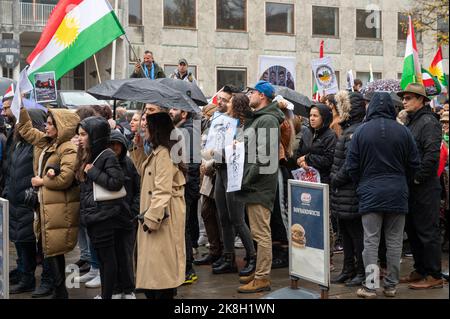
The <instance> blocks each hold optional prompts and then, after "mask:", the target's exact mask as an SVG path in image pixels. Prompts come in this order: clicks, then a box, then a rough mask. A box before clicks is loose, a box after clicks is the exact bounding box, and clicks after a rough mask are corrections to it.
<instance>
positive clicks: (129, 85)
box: [87, 79, 201, 113]
mask: <svg viewBox="0 0 450 319" xmlns="http://www.w3.org/2000/svg"><path fill="white" fill-rule="evenodd" d="M87 92H88V93H89V94H92V95H93V96H95V97H96V98H99V99H103V100H124V101H135V102H143V103H150V104H155V105H159V106H161V107H165V108H176V109H179V110H183V111H186V112H191V113H192V112H194V113H200V112H201V110H200V108H199V107H198V106H197V104H195V103H194V101H193V100H192V99H191V98H190V97H188V96H187V95H186V94H183V93H181V92H180V91H177V90H174V89H172V88H170V87H168V86H167V85H164V84H162V83H161V82H158V81H154V80H148V79H127V80H108V81H105V82H103V83H101V84H98V85H96V86H94V87H92V88H90V89H89V90H87ZM114 104H116V103H114ZM114 109H115V106H114Z"/></svg>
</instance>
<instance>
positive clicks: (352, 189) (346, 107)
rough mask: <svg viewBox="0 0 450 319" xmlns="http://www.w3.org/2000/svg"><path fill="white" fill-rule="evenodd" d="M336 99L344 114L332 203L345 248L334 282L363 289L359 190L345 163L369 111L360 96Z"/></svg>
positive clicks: (333, 170)
mask: <svg viewBox="0 0 450 319" xmlns="http://www.w3.org/2000/svg"><path fill="white" fill-rule="evenodd" d="M335 99H336V101H337V106H338V109H339V113H340V114H341V122H340V125H341V128H342V135H341V136H340V137H339V139H338V141H337V144H336V149H335V152H334V161H333V166H332V168H331V175H330V179H331V187H330V199H331V201H330V203H331V212H332V214H334V215H335V216H336V217H337V218H338V220H339V223H338V225H339V230H340V234H341V235H342V238H343V244H344V266H343V268H342V272H341V274H340V275H338V276H337V277H336V278H334V279H333V280H332V282H333V283H344V282H346V281H347V283H346V286H348V287H354V286H359V285H361V283H362V282H363V280H364V279H365V270H364V262H363V259H362V251H363V249H364V231H363V226H362V222H361V215H360V214H359V212H358V205H359V201H358V196H357V194H356V186H355V184H354V183H353V181H352V179H351V178H350V176H349V175H348V174H347V171H346V169H345V165H344V163H345V158H346V156H347V150H348V148H349V145H350V142H351V140H352V136H353V133H354V132H355V130H356V129H357V128H358V127H359V126H360V125H361V124H362V122H363V120H364V117H365V116H366V107H365V102H364V97H363V96H362V95H361V94H360V93H349V92H347V91H340V92H339V93H338V94H336V96H335ZM355 259H356V265H355Z"/></svg>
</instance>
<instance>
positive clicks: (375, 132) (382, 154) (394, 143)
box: [345, 92, 420, 214]
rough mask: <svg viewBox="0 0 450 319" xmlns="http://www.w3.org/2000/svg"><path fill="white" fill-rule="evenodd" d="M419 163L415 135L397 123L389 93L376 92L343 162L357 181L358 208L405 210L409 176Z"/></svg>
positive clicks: (391, 210)
mask: <svg viewBox="0 0 450 319" xmlns="http://www.w3.org/2000/svg"><path fill="white" fill-rule="evenodd" d="M419 164H420V158H419V153H418V151H417V146H416V143H415V142H414V138H413V136H412V134H411V132H410V131H409V130H408V128H406V127H404V126H403V125H401V124H399V123H397V121H396V114H395V108H394V104H393V102H392V99H391V97H390V96H389V94H388V93H381V92H377V93H375V94H374V96H373V98H372V100H371V101H370V104H369V107H368V113H367V119H366V123H364V124H362V125H361V126H360V127H358V129H357V130H356V131H355V133H354V134H353V138H352V141H351V143H350V149H349V151H348V155H347V159H346V162H345V165H346V168H347V171H348V174H349V175H350V177H351V178H352V179H353V181H354V182H355V184H356V185H357V190H356V192H357V194H358V197H359V212H360V213H362V214H364V213H403V214H406V213H407V212H408V196H409V194H408V179H409V178H411V177H412V176H413V173H414V171H415V170H416V169H417V168H418V167H419Z"/></svg>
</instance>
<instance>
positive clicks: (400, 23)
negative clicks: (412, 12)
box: [397, 12, 422, 42]
mask: <svg viewBox="0 0 450 319" xmlns="http://www.w3.org/2000/svg"><path fill="white" fill-rule="evenodd" d="M413 19H414V18H413ZM408 23H409V21H408V15H407V14H404V13H401V12H399V13H398V15H397V39H398V40H400V41H405V40H406V38H407V37H408ZM414 31H415V33H414V34H415V36H416V41H417V42H422V32H420V31H417V29H416V28H414Z"/></svg>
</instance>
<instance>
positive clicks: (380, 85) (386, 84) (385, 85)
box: [361, 79, 403, 109]
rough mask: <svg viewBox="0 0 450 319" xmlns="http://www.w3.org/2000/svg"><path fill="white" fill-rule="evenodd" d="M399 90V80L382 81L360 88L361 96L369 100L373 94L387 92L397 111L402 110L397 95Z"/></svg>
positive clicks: (400, 101) (401, 104)
mask: <svg viewBox="0 0 450 319" xmlns="http://www.w3.org/2000/svg"><path fill="white" fill-rule="evenodd" d="M401 90H402V88H401V87H400V80H394V79H382V80H376V81H373V82H370V83H367V85H366V86H365V87H363V88H362V90H361V94H363V95H364V96H365V97H366V98H368V99H370V98H371V97H372V96H373V94H374V93H375V92H388V93H389V95H390V96H391V98H392V102H394V106H395V107H397V108H398V109H402V108H403V103H402V100H401V99H400V97H399V96H398V95H397V92H400V91H401Z"/></svg>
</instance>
